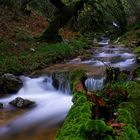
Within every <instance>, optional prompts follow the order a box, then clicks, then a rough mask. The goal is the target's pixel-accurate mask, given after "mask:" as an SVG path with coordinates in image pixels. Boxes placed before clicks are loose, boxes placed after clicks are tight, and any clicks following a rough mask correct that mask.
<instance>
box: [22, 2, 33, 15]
mask: <svg viewBox="0 0 140 140" xmlns="http://www.w3.org/2000/svg"><path fill="white" fill-rule="evenodd" d="M29 2H31V0H21V7H20V10H21V13H22V14H25V15H30V14H31V11H30V10H27V5H28V3H29Z"/></svg>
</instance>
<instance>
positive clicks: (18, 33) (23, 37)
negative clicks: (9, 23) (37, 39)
mask: <svg viewBox="0 0 140 140" xmlns="http://www.w3.org/2000/svg"><path fill="white" fill-rule="evenodd" d="M13 37H14V38H15V39H16V40H17V41H26V42H27V41H30V40H31V37H30V36H29V33H27V32H26V31H24V30H22V29H21V28H20V27H17V28H16V30H15V32H14V33H13Z"/></svg>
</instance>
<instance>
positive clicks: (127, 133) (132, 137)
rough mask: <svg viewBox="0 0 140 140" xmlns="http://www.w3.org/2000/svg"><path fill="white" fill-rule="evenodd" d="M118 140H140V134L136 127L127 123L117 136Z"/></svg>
mask: <svg viewBox="0 0 140 140" xmlns="http://www.w3.org/2000/svg"><path fill="white" fill-rule="evenodd" d="M116 140H140V136H139V133H138V131H137V129H136V128H135V127H132V126H131V125H127V126H125V127H124V128H123V131H122V133H121V134H120V135H119V136H117V137H116Z"/></svg>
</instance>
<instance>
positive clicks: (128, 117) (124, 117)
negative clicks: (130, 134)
mask: <svg viewBox="0 0 140 140" xmlns="http://www.w3.org/2000/svg"><path fill="white" fill-rule="evenodd" d="M118 112H119V116H118V118H117V121H118V122H120V123H125V124H129V123H130V124H135V120H134V114H133V113H134V112H133V113H131V112H132V111H131V112H130V111H129V110H127V109H125V108H123V109H119V110H118Z"/></svg>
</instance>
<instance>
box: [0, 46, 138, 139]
mask: <svg viewBox="0 0 140 140" xmlns="http://www.w3.org/2000/svg"><path fill="white" fill-rule="evenodd" d="M107 67H119V68H120V70H121V71H122V72H123V73H124V74H125V75H126V77H127V78H128V79H131V78H133V71H134V69H135V67H136V57H135V54H134V53H133V51H132V50H130V49H127V48H125V47H123V46H108V45H107V46H102V47H99V48H97V49H96V50H95V51H94V52H93V55H92V57H91V58H90V59H89V60H86V61H82V60H81V59H80V57H79V58H76V59H73V60H71V61H68V62H67V63H66V64H57V65H53V66H51V67H48V68H46V69H43V70H39V71H36V72H34V73H32V74H31V77H36V78H30V77H26V76H21V77H20V78H19V77H18V80H19V81H18V82H19V83H20V86H19V85H18V86H17V87H16V90H15V89H10V88H11V87H13V86H11V87H8V85H10V84H11V83H12V84H13V83H14V82H11V83H9V81H8V80H4V81H3V82H2V84H1V85H3V86H1V85H0V86H1V88H2V90H3V92H7V93H9V92H10V93H13V92H14V93H16V94H14V95H10V96H7V97H3V98H1V99H0V103H1V106H3V109H1V120H2V123H0V137H1V138H4V139H6V137H7V138H8V139H11V140H12V139H15V137H13V135H15V134H16V135H17V136H19V137H17V139H19V138H20V139H21V137H23V135H24V137H23V138H24V139H36V137H37V136H38V137H40V140H41V139H42V140H44V139H45V138H46V137H47V135H50V137H51V138H49V140H51V139H54V137H53V136H54V135H53V136H52V135H51V133H52V132H53V134H55V133H56V130H57V129H56V128H57V127H58V126H59V125H60V124H61V123H62V122H63V120H64V119H65V117H66V115H67V113H68V111H69V109H70V108H71V106H72V104H73V103H72V95H71V88H70V86H71V85H70V81H69V75H68V73H69V72H70V71H72V70H74V69H83V70H85V71H86V78H85V79H84V84H85V87H86V89H87V90H88V91H98V90H101V89H102V88H103V87H104V84H105V80H106V68H107ZM3 78H4V77H3ZM11 78H13V77H12V75H11ZM6 85H7V86H6ZM14 85H15V84H14ZM3 87H4V88H3ZM17 97H21V98H23V99H28V100H31V101H33V102H35V104H36V105H35V106H33V107H31V108H27V109H23V110H21V111H19V109H16V108H15V107H13V106H11V105H10V104H9V102H11V101H12V100H14V99H15V98H17ZM1 108H2V107H1ZM5 110H7V112H8V114H9V115H7V114H6V113H3V112H5ZM9 116H10V117H9ZM39 130H41V131H39ZM44 130H45V132H46V130H48V133H45V132H44ZM49 130H52V131H51V132H49ZM29 132H30V133H29ZM36 132H40V133H38V134H37V135H36ZM38 140H39V138H38Z"/></svg>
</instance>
